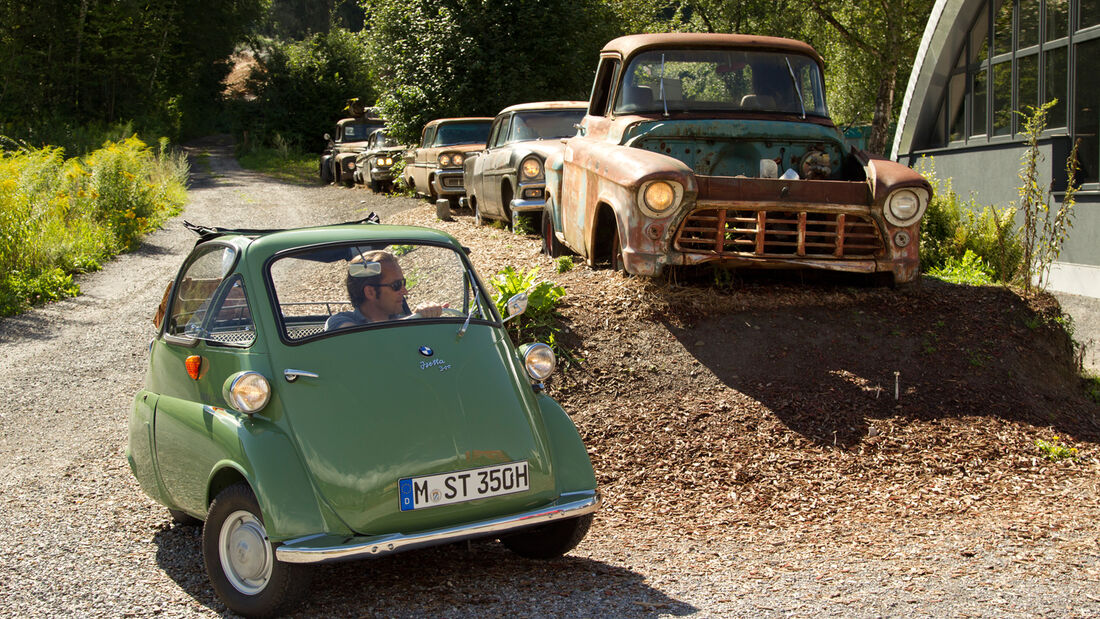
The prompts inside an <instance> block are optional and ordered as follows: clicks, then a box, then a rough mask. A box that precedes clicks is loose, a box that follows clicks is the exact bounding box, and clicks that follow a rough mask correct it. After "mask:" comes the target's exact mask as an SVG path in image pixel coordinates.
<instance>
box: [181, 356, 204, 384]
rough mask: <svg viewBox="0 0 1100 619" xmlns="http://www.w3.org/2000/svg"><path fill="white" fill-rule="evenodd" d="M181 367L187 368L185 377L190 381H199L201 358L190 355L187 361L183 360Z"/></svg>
mask: <svg viewBox="0 0 1100 619" xmlns="http://www.w3.org/2000/svg"><path fill="white" fill-rule="evenodd" d="M183 365H184V367H186V368H187V375H188V376H190V377H191V379H192V380H198V379H199V370H201V369H202V357H200V356H198V355H191V356H190V357H188V358H187V359H184V361H183Z"/></svg>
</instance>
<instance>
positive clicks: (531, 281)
mask: <svg viewBox="0 0 1100 619" xmlns="http://www.w3.org/2000/svg"><path fill="white" fill-rule="evenodd" d="M538 275H539V270H538V269H537V268H533V269H530V270H528V271H525V272H523V273H521V272H519V271H516V269H515V267H511V266H508V267H505V268H504V269H502V270H500V271H498V272H497V274H496V275H494V276H493V278H492V279H491V280H490V282H491V283H492V285H493V287H494V288H496V289H497V296H496V298H495V299H494V301H495V302H496V305H497V311H498V312H499V313H500V315H501V317H503V318H507V317H508V308H507V303H508V299H510V298H512V296H514V295H516V294H519V293H521V292H526V293H527V311H525V312H524V313H523V315H522V316H520V317H519V318H516V319H514V320H512V321H511V322H509V323H508V325H507V327H508V331H509V333H511V334H512V338H513V339H512V341H513V342H516V343H517V344H518V343H522V342H524V341H526V340H531V339H534V340H541V341H546V343H548V344H550V345H551V346H553V347H554V348H555V352H557V353H558V354H559V356H561V355H562V354H563V353H567V351H564V350H562V349H561V348H560V346H558V345H557V339H556V334H557V333H558V331H559V330H560V329H559V327H558V321H557V317H558V314H557V308H558V304H559V303H560V302H561V298H562V297H563V296H565V289H564V288H562V287H561V286H559V285H557V284H555V283H553V282H550V281H547V280H542V281H538Z"/></svg>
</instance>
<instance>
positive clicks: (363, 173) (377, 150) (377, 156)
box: [355, 129, 406, 193]
mask: <svg viewBox="0 0 1100 619" xmlns="http://www.w3.org/2000/svg"><path fill="white" fill-rule="evenodd" d="M405 150H406V147H405V146H404V145H403V144H398V143H397V141H396V140H394V139H393V138H391V137H389V136H387V135H386V130H385V129H375V130H374V131H372V132H371V134H370V137H369V138H368V139H367V146H366V148H364V149H363V150H362V151H360V152H359V154H358V155H356V156H355V182H356V183H365V184H367V185H369V186H370V189H371V191H374V192H376V193H381V192H383V191H392V190H393V164H394V163H396V162H398V161H400V160H401V159H402V158H403V157H404V154H405Z"/></svg>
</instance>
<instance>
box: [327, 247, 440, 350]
mask: <svg viewBox="0 0 1100 619" xmlns="http://www.w3.org/2000/svg"><path fill="white" fill-rule="evenodd" d="M346 284H347V289H348V298H349V299H350V300H351V305H352V307H353V308H354V309H352V310H350V311H346V312H340V313H338V314H333V315H332V316H329V318H328V320H326V321H325V331H333V330H335V329H342V328H345V327H354V326H359V325H365V324H369V323H372V322H380V321H386V320H400V319H402V318H411V317H414V316H415V317H418V318H438V317H439V316H440V315H442V313H443V308H444V307H446V306H447V305H446V304H443V305H439V304H436V303H428V304H424V305H420V306H418V307H417V308H416V310H414V311H413V312H412V313H411V314H410V313H409V310H408V307H409V306H408V304H407V303H406V302H405V297H406V296H408V294H409V291H408V290H406V289H405V275H404V273H403V272H402V271H401V265H400V264H398V263H397V258H396V257H395V256H394V255H393V254H391V253H390V252H388V251H381V250H379V251H371V252H367V253H366V254H361V255H359V256H356V257H355V258H352V259H351V261H350V262H349V263H348V275H347V280H346Z"/></svg>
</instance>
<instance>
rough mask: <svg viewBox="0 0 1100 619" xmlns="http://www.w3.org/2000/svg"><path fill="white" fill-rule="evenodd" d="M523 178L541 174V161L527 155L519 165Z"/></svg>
mask: <svg viewBox="0 0 1100 619" xmlns="http://www.w3.org/2000/svg"><path fill="white" fill-rule="evenodd" d="M519 169H520V172H522V173H523V178H538V177H539V176H541V175H542V161H539V158H538V157H528V158H526V159H524V160H523V163H521V164H520V166H519Z"/></svg>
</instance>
